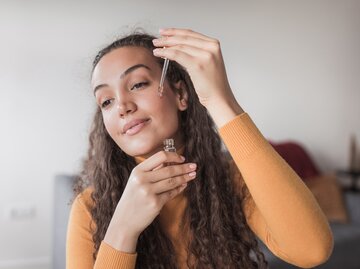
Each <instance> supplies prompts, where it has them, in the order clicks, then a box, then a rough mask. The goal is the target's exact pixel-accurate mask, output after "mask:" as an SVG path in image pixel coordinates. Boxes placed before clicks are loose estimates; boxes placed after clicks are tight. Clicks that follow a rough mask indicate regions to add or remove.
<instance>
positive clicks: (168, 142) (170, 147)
mask: <svg viewBox="0 0 360 269" xmlns="http://www.w3.org/2000/svg"><path fill="white" fill-rule="evenodd" d="M163 143H164V151H170V152H176V148H175V146H174V139H172V138H170V139H165V140H164V142H163Z"/></svg>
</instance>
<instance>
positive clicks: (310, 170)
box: [269, 141, 320, 181]
mask: <svg viewBox="0 0 360 269" xmlns="http://www.w3.org/2000/svg"><path fill="white" fill-rule="evenodd" d="M269 142H270V141H269ZM270 144H271V145H272V146H273V148H274V149H275V150H276V151H277V153H279V155H280V156H281V157H282V158H283V159H284V160H285V161H286V162H287V163H288V164H289V165H290V166H291V168H292V169H294V171H295V172H296V173H297V174H298V175H299V177H301V178H302V179H303V180H304V181H306V180H309V179H311V178H312V177H316V176H318V175H320V173H319V169H318V168H317V167H316V165H315V163H314V162H313V160H312V159H311V158H310V156H309V154H308V153H307V152H306V150H305V149H304V148H303V147H302V146H301V145H299V144H298V143H296V142H292V141H286V142H282V143H274V142H270Z"/></svg>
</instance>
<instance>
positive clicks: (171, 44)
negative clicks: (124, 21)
mask: <svg viewBox="0 0 360 269" xmlns="http://www.w3.org/2000/svg"><path fill="white" fill-rule="evenodd" d="M160 34H161V36H162V37H161V38H158V39H154V40H153V43H154V45H155V46H156V47H160V48H157V49H155V50H154V55H155V56H158V57H163V58H168V59H169V60H171V61H176V62H178V63H179V64H180V65H182V66H183V67H184V68H185V69H186V70H187V72H188V73H189V75H190V77H191V80H192V82H193V84H194V87H195V90H196V93H197V95H198V97H199V100H200V102H201V104H202V105H203V106H205V107H206V108H208V107H209V106H210V105H212V104H216V103H218V102H219V101H220V102H221V101H224V102H233V101H234V100H235V97H234V95H233V93H232V91H231V88H230V85H229V82H228V79H227V76H226V71H225V65H224V61H223V57H222V54H221V49H220V43H219V41H218V40H216V39H213V38H210V37H207V36H205V35H203V34H200V33H196V32H194V31H192V30H186V29H177V28H169V29H163V30H160ZM164 47H166V48H164Z"/></svg>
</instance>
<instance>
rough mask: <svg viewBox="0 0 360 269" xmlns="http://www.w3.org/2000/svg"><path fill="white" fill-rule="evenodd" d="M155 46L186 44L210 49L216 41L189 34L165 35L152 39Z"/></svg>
mask: <svg viewBox="0 0 360 269" xmlns="http://www.w3.org/2000/svg"><path fill="white" fill-rule="evenodd" d="M152 41H153V44H154V45H155V46H156V47H172V46H175V45H188V46H191V47H196V48H201V49H202V50H204V49H205V50H206V49H208V50H212V49H213V48H215V46H217V44H216V43H214V42H210V41H207V40H203V39H200V38H197V37H190V36H165V37H162V38H156V39H153V40H152Z"/></svg>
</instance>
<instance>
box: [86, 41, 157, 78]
mask: <svg viewBox="0 0 360 269" xmlns="http://www.w3.org/2000/svg"><path fill="white" fill-rule="evenodd" d="M136 64H145V65H147V66H149V67H150V69H151V70H153V71H154V70H156V69H157V68H159V69H160V67H159V65H158V63H157V61H156V58H155V56H153V55H152V53H151V52H150V51H149V50H148V49H145V48H141V47H122V48H118V49H115V50H113V51H111V52H109V53H108V54H106V55H104V56H103V57H102V58H101V60H100V61H99V62H98V64H97V65H96V66H95V68H94V71H93V74H92V78H91V82H92V84H94V83H96V82H101V81H103V80H107V79H108V78H111V77H113V76H120V74H122V73H123V72H124V71H125V70H127V69H128V68H129V67H131V66H134V65H136Z"/></svg>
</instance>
